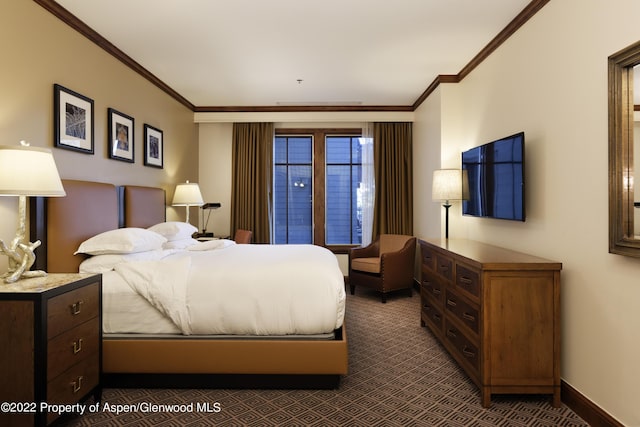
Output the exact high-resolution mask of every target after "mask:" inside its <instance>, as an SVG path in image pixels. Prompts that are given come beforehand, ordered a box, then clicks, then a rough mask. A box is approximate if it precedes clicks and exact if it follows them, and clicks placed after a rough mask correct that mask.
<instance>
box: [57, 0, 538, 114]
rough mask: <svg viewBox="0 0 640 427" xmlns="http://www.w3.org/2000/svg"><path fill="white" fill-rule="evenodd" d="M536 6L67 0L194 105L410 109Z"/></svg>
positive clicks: (429, 0)
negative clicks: (436, 82)
mask: <svg viewBox="0 0 640 427" xmlns="http://www.w3.org/2000/svg"><path fill="white" fill-rule="evenodd" d="M530 1H531V0H315V1H313V0H91V1H87V0H57V2H58V4H60V5H61V6H62V7H64V8H65V9H67V10H68V11H69V12H71V13H72V14H73V15H75V16H76V17H77V18H79V19H80V20H82V21H83V22H84V23H85V24H87V25H88V26H89V27H91V28H92V29H93V30H95V31H97V32H98V33H99V34H100V35H101V36H102V37H104V38H106V39H107V40H108V41H110V42H111V43H112V44H114V45H115V46H116V47H117V48H118V49H120V50H121V51H123V52H124V53H126V54H127V55H128V56H130V57H131V58H133V59H134V60H135V61H137V62H138V63H139V64H140V65H142V66H143V67H144V68H146V69H147V70H148V71H150V72H151V73H152V74H153V75H155V76H156V77H157V78H159V79H160V80H161V81H162V82H164V83H165V84H166V85H168V86H169V87H171V88H172V89H173V90H174V91H176V92H177V93H179V94H180V95H181V96H183V97H184V98H186V99H187V100H188V101H189V102H191V103H192V104H194V105H195V106H282V105H309V106H319V105H320V106H321V105H331V106H336V105H361V106H371V105H376V106H378V105H383V106H410V105H412V104H413V103H414V102H415V101H416V100H417V99H418V98H419V97H420V95H421V94H422V93H423V92H424V91H425V89H427V87H428V86H429V85H430V84H431V83H432V82H433V81H434V79H435V78H436V77H437V76H438V75H439V74H458V73H459V72H460V71H461V70H462V69H463V67H464V66H465V65H467V64H468V63H469V61H471V59H472V58H473V57H474V56H475V55H476V54H478V53H479V52H480V51H481V50H482V48H484V47H485V46H486V45H487V43H489V42H490V41H491V40H492V39H493V38H494V37H495V36H496V35H497V34H498V33H499V32H500V31H501V30H502V29H504V28H505V27H506V26H507V24H509V22H510V21H511V20H512V19H513V18H514V17H516V15H518V13H520V12H521V11H522V10H523V9H524V8H525V7H526V6H527V4H528V3H529V2H530ZM298 79H300V80H301V82H300V83H298Z"/></svg>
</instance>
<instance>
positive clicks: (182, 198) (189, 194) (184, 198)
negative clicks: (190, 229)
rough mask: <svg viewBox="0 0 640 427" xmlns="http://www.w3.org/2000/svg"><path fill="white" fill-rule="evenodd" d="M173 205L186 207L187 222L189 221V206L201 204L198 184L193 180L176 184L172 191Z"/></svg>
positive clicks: (202, 201) (202, 202)
mask: <svg viewBox="0 0 640 427" xmlns="http://www.w3.org/2000/svg"><path fill="white" fill-rule="evenodd" d="M171 204H172V205H173V206H186V207H187V222H189V207H190V206H202V205H204V200H203V199H202V193H200V186H199V185H198V184H197V183H195V182H189V181H188V180H187V182H185V183H182V184H178V185H176V191H175V193H173V202H172V203H171Z"/></svg>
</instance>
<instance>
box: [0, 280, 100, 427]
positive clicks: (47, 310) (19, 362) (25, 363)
mask: <svg viewBox="0 0 640 427" xmlns="http://www.w3.org/2000/svg"><path fill="white" fill-rule="evenodd" d="M101 295H102V276H101V275H89V274H50V275H48V276H45V277H37V278H31V279H23V280H19V281H18V282H15V283H12V284H5V283H3V282H0V349H2V350H0V402H11V405H12V406H11V407H9V406H3V410H2V411H1V412H0V425H2V426H27V425H30V426H33V425H48V424H50V423H51V422H53V421H55V420H56V419H57V418H58V414H57V413H54V412H52V411H45V412H41V411H40V409H41V404H40V402H45V403H47V404H50V405H56V404H75V403H78V402H84V401H85V400H86V399H88V398H89V397H90V396H93V397H94V399H95V400H96V401H99V400H100V397H101V386H100V376H101V370H102V369H101V366H102V351H101V348H102V317H101V302H102V300H101ZM5 405H6V404H5Z"/></svg>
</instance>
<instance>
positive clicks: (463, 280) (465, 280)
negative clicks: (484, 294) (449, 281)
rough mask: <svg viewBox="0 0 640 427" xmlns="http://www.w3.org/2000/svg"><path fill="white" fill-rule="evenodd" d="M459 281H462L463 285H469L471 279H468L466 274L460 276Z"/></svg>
mask: <svg viewBox="0 0 640 427" xmlns="http://www.w3.org/2000/svg"><path fill="white" fill-rule="evenodd" d="M460 283H462V284H463V285H471V284H473V280H471V279H469V278H468V277H467V276H461V277H460Z"/></svg>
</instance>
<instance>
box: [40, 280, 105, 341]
mask: <svg viewBox="0 0 640 427" xmlns="http://www.w3.org/2000/svg"><path fill="white" fill-rule="evenodd" d="M99 299H100V294H99V284H98V283H93V284H90V285H87V286H84V287H82V288H79V289H76V290H73V291H70V292H66V293H64V294H61V295H58V296H56V297H53V298H51V299H49V301H48V302H47V310H48V318H47V338H48V339H51V338H53V337H55V336H56V335H59V334H60V333H62V332H64V331H67V330H69V329H71V328H73V327H76V326H78V325H80V324H82V323H84V322H86V321H87V320H89V319H91V318H92V317H96V316H98V311H99V304H100V303H99Z"/></svg>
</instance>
